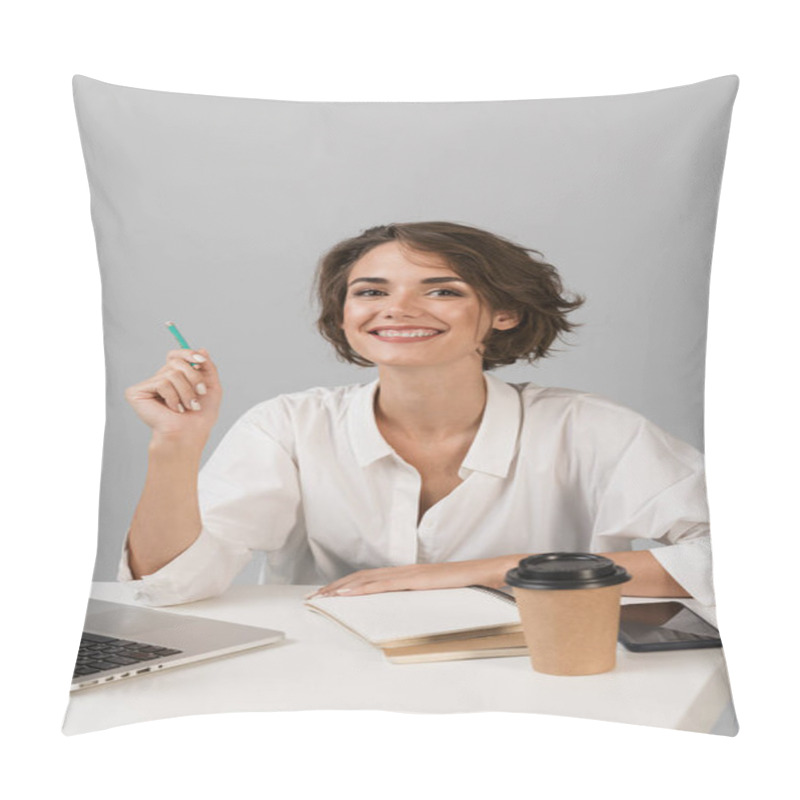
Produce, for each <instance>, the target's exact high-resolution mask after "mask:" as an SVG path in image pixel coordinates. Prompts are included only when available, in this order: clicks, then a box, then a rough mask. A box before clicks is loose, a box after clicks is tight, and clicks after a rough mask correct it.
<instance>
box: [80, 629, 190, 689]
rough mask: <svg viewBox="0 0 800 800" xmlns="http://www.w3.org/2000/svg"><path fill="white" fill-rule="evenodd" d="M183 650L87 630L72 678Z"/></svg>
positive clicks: (82, 639)
mask: <svg viewBox="0 0 800 800" xmlns="http://www.w3.org/2000/svg"><path fill="white" fill-rule="evenodd" d="M181 652H183V651H182V650H170V649H169V648H168V647H158V646H157V645H154V644H145V643H144V642H132V641H130V640H128V639H114V638H112V637H111V636H100V635H99V634H97V633H85V632H84V634H83V635H82V636H81V645H80V648H79V649H78V661H77V663H76V664H75V672H74V674H73V676H72V677H73V679H75V678H83V677H84V676H86V675H92V674H93V673H95V672H102V671H103V670H106V669H117V668H119V667H127V666H131V665H133V664H139V663H140V662H143V661H153V660H154V659H156V658H163V657H164V656H172V655H175V654H176V653H181Z"/></svg>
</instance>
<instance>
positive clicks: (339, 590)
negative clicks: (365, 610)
mask: <svg viewBox="0 0 800 800" xmlns="http://www.w3.org/2000/svg"><path fill="white" fill-rule="evenodd" d="M352 591H353V590H352V589H337V590H336V594H347V593H348V592H352Z"/></svg>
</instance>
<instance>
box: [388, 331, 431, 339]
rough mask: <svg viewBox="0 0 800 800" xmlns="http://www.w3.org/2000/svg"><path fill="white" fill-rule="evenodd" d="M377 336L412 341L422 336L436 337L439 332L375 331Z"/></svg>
mask: <svg viewBox="0 0 800 800" xmlns="http://www.w3.org/2000/svg"><path fill="white" fill-rule="evenodd" d="M375 333H376V335H377V336H383V337H386V338H389V337H399V338H403V339H411V338H415V337H416V338H419V337H422V336H435V335H436V334H437V333H439V331H432V330H415V331H391V330H385V331H375Z"/></svg>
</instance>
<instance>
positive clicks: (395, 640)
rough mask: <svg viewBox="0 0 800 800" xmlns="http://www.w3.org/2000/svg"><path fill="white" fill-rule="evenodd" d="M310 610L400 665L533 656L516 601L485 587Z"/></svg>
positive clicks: (338, 600) (327, 601)
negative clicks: (525, 639)
mask: <svg viewBox="0 0 800 800" xmlns="http://www.w3.org/2000/svg"><path fill="white" fill-rule="evenodd" d="M306 606H307V607H308V608H309V609H310V610H311V611H315V612H317V613H319V614H323V615H324V616H326V617H328V618H329V619H331V620H333V621H334V622H337V623H339V624H340V625H342V626H344V627H345V628H347V629H348V630H349V631H351V632H352V633H355V634H356V635H357V636H360V637H361V638H362V639H365V640H366V641H367V642H369V643H370V644H372V645H375V646H376V647H380V648H381V649H383V651H384V654H385V655H386V657H387V658H388V659H390V660H391V661H395V662H397V663H411V662H415V661H443V660H454V659H461V658H487V657H490V656H500V655H523V654H525V653H526V652H527V651H526V650H525V643H524V641H523V638H522V626H521V625H520V620H519V612H518V611H517V606H516V603H515V602H514V598H513V597H511V596H510V595H508V594H506V593H505V592H502V591H500V590H497V589H490V588H488V587H485V586H469V587H465V588H459V589H430V590H422V591H414V592H383V593H381V594H370V595H360V596H356V597H317V598H312V599H311V600H307V601H306Z"/></svg>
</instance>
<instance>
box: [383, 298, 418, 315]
mask: <svg viewBox="0 0 800 800" xmlns="http://www.w3.org/2000/svg"><path fill="white" fill-rule="evenodd" d="M382 311H383V313H384V314H385V315H388V316H413V315H415V314H417V313H419V309H418V307H417V304H416V301H415V299H414V297H413V296H411V295H405V294H395V295H392V296H391V297H388V298H387V302H386V305H385V306H384V307H383V309H382Z"/></svg>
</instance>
